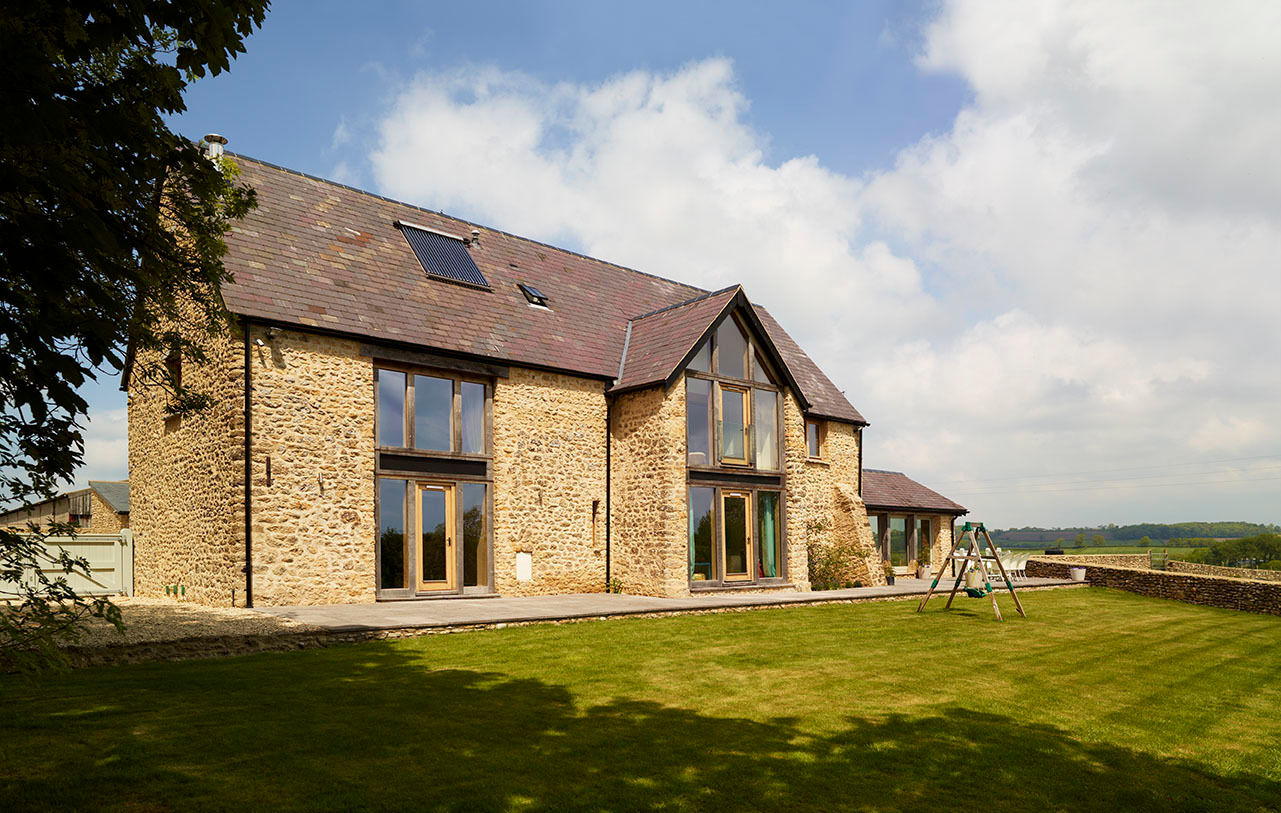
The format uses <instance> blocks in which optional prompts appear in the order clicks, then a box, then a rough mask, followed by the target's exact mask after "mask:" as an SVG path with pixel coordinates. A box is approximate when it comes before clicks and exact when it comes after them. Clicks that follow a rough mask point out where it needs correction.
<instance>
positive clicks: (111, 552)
mask: <svg viewBox="0 0 1281 813" xmlns="http://www.w3.org/2000/svg"><path fill="white" fill-rule="evenodd" d="M44 546H45V554H44V558H45V562H44V563H43V567H41V568H40V569H41V570H42V571H43V572H44V574H45V575H46V576H47V577H48V578H49V579H50V580H53V579H56V578H59V577H65V578H66V579H67V583H68V584H69V585H70V586H71V588H72V589H73V590H75V591H76V592H77V593H78V594H80V595H82V596H85V595H88V596H109V595H124V596H132V595H133V532H132V531H130V530H129V529H128V528H126V529H125V530H123V531H121V532H120V533H118V534H76V535H75V536H74V537H70V536H50V537H47V538H46V539H45V540H44ZM60 548H61V549H63V550H65V551H66V552H67V553H69V554H71V555H72V556H73V557H75V558H83V559H85V560H87V561H88V562H89V575H88V576H85V575H84V574H83V573H81V572H79V571H76V572H74V573H72V574H70V575H67V574H66V573H64V572H63V570H62V568H61V567H59V566H58V564H57V558H58V551H59V549H60ZM5 592H10V591H9V590H6V589H4V586H3V584H0V593H5Z"/></svg>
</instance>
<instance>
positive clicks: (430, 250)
mask: <svg viewBox="0 0 1281 813" xmlns="http://www.w3.org/2000/svg"><path fill="white" fill-rule="evenodd" d="M396 225H397V226H399V227H400V232H401V234H403V235H405V240H406V241H407V242H408V243H409V247H410V248H412V249H413V250H414V256H416V257H417V258H418V262H420V263H422V266H423V270H424V271H426V272H427V274H428V276H432V277H439V278H441V279H447V280H453V281H454V282H461V283H463V284H464V285H475V286H477V287H480V288H488V287H489V281H488V280H486V279H485V275H484V274H482V273H480V269H479V268H477V267H476V261H475V260H473V259H472V256H471V252H470V251H468V250H467V246H466V245H464V244H463V241H462V240H460V239H458V238H457V237H450V236H448V235H445V234H440V233H439V232H434V231H429V230H427V229H423V228H419V227H418V226H411V225H409V224H408V223H400V222H398V223H397V224H396Z"/></svg>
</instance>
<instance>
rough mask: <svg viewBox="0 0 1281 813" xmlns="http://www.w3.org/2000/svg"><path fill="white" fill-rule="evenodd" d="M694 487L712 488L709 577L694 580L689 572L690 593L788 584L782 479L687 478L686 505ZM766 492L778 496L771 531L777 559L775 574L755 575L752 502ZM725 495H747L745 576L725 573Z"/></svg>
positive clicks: (785, 506) (756, 541) (784, 500)
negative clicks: (753, 481) (758, 483)
mask: <svg viewBox="0 0 1281 813" xmlns="http://www.w3.org/2000/svg"><path fill="white" fill-rule="evenodd" d="M694 488H707V489H711V491H712V574H711V575H712V578H709V579H705V580H703V579H700V580H695V579H694V578H693V574H689V576H688V578H689V587H690V590H691V591H693V592H699V591H715V590H723V589H725V588H728V587H740V588H741V587H745V586H750V585H761V586H763V587H772V586H780V585H785V584H788V583H789V582H788V580H789V578H790V569H789V567H788V561H787V550H788V544H787V489H786V486H785V484H784V482H783V481H782V480H781V479H780V480H779V482H778V483H776V484H770V485H761V486H749V485H743V484H740V483H734V484H730V483H729V482H723V483H717V482H715V481H706V482H705V481H688V482H687V483H686V485H685V501H686V507H687V508H688V506H689V499H690V490H691V489H694ZM762 492H764V493H769V494H777V495H778V514H777V517H776V518H775V522H776V523H777V528H776V529H775V534H776V536H777V539H776V542H777V544H778V562H777V571H776V572H777V573H778V575H776V576H757V575H756V572H757V560H756V557H757V550H756V545H758V544H759V540H757V539H756V505H757V500H758V495H759V494H760V493H762ZM726 494H747V495H749V496H748V503H747V510H748V516H747V522H748V526H749V527H748V534H749V535H750V537H751V539H752V547H751V557H752V559H751V562H750V563H749V565H748V569H749V573H748V578H742V577H736V578H727V577H726V575H725V504H724V500H725V495H726ZM686 537H687V538H686V545H689V544H691V543H692V541H693V540H691V539H689V538H688V531H687V532H686ZM688 554H689V551H688V548H687V549H686V558H688Z"/></svg>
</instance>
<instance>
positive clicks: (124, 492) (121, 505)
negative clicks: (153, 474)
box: [89, 480, 129, 514]
mask: <svg viewBox="0 0 1281 813" xmlns="http://www.w3.org/2000/svg"><path fill="white" fill-rule="evenodd" d="M89 488H92V489H93V490H94V491H95V492H97V494H98V496H99V497H101V498H102V501H103V502H105V503H106V504H107V505H109V506H111V510H112V511H115V512H116V513H117V514H127V513H129V481H128V480H90V481H89Z"/></svg>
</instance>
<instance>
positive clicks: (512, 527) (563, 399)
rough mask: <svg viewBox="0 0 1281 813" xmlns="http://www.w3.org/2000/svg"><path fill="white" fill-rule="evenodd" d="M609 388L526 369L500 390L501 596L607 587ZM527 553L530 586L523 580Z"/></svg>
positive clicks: (497, 568) (497, 530)
mask: <svg viewBox="0 0 1281 813" xmlns="http://www.w3.org/2000/svg"><path fill="white" fill-rule="evenodd" d="M607 414H608V411H607V406H606V402H605V383H604V382H603V381H594V380H591V379H585V378H578V377H574V376H567V375H559V374H556V373H548V372H540V371H537V370H528V369H524V368H519V367H513V368H511V370H510V376H509V377H508V378H500V379H498V380H497V383H496V384H495V386H494V408H493V449H494V460H493V480H494V482H493V491H494V582H495V588H496V589H497V592H498V593H500V594H502V595H504V596H532V595H549V594H555V593H593V592H601V591H603V590H604V589H605V459H606V458H605V436H606V435H605V433H606V418H607ZM517 553H528V554H530V556H531V560H532V574H531V575H532V579H530V580H528V581H521V580H518V579H517V578H516V554H517Z"/></svg>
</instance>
